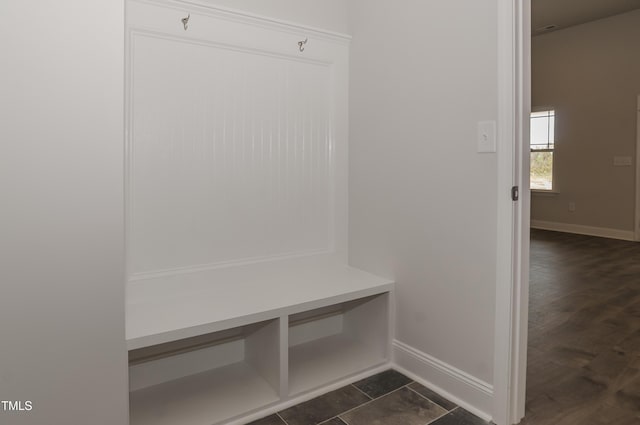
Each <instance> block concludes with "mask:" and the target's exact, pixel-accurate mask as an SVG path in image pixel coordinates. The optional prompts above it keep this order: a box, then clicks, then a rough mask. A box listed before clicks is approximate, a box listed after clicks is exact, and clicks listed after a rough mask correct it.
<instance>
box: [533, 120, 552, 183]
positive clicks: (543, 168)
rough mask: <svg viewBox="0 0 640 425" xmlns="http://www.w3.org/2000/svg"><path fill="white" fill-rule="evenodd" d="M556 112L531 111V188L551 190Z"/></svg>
mask: <svg viewBox="0 0 640 425" xmlns="http://www.w3.org/2000/svg"><path fill="white" fill-rule="evenodd" d="M555 123H556V113H555V111H554V110H553V109H550V110H546V111H539V112H532V113H531V142H530V143H531V189H533V190H553V151H554V148H555Z"/></svg>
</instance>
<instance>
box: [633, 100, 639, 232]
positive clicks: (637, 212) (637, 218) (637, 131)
mask: <svg viewBox="0 0 640 425" xmlns="http://www.w3.org/2000/svg"><path fill="white" fill-rule="evenodd" d="M636 112H637V122H636V128H637V130H636V216H635V219H636V222H635V224H634V228H635V240H636V241H638V242H640V95H638V105H637V110H636Z"/></svg>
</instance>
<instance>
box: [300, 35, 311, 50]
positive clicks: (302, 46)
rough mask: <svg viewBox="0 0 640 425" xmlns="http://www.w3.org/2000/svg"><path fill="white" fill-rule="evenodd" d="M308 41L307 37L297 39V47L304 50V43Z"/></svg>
mask: <svg viewBox="0 0 640 425" xmlns="http://www.w3.org/2000/svg"><path fill="white" fill-rule="evenodd" d="M308 41H309V39H308V38H305V39H304V41H298V48H299V49H300V51H301V52H304V45H305V44H307V42H308Z"/></svg>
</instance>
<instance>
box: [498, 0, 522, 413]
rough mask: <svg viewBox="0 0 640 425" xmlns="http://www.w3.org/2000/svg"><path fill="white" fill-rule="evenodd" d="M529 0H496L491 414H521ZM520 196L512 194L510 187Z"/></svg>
mask: <svg viewBox="0 0 640 425" xmlns="http://www.w3.org/2000/svg"><path fill="white" fill-rule="evenodd" d="M530 22H531V17H530V0H499V1H498V39H497V47H498V82H497V84H498V179H497V191H498V204H497V218H498V229H497V249H496V257H497V261H496V292H495V297H496V298H495V300H496V307H495V322H494V328H495V334H494V335H495V337H494V372H493V387H494V391H493V406H492V410H491V411H492V420H493V422H495V423H496V424H497V425H511V424H515V423H518V422H520V420H521V419H522V417H523V416H524V405H525V383H526V357H527V354H526V353H527V323H528V283H529V281H528V271H529V263H528V259H529V244H528V240H529V239H528V235H529V206H530V193H531V192H530V190H529V182H528V179H529V159H528V158H529V153H528V152H529V143H528V138H529V135H528V129H529V116H530V110H531V94H530V93H531V89H530V81H531V70H530V56H531V53H530V52H531V47H530V42H531V31H530V26H531V24H530ZM512 186H518V187H519V188H520V191H519V192H520V200H519V201H517V202H514V201H513V200H512V199H511V187H512Z"/></svg>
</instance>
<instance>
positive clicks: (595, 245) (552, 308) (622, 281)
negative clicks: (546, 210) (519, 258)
mask: <svg viewBox="0 0 640 425" xmlns="http://www.w3.org/2000/svg"><path fill="white" fill-rule="evenodd" d="M530 286H531V287H530V313H529V350H528V372H527V407H526V417H525V419H524V420H523V421H522V422H521V423H522V424H526V425H578V424H580V425H583V424H584V425H604V424H610V425H631V424H634V425H639V424H640V243H634V242H625V241H618V240H612V239H604V238H595V237H589V236H580V235H571V234H564V233H557V232H545V231H538V230H532V233H531V284H530Z"/></svg>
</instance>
